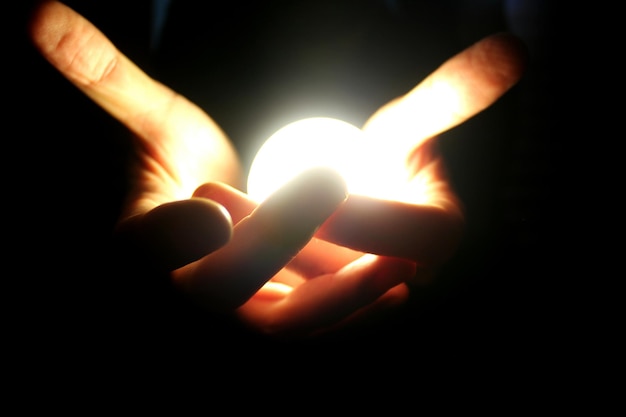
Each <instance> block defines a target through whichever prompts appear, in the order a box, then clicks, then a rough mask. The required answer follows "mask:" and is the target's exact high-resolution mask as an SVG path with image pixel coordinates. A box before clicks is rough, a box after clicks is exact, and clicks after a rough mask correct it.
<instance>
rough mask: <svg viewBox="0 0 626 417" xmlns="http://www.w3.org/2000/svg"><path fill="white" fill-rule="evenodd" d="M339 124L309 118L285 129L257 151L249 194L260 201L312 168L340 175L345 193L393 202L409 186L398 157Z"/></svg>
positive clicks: (403, 166) (344, 124)
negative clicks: (320, 168) (318, 167)
mask: <svg viewBox="0 0 626 417" xmlns="http://www.w3.org/2000/svg"><path fill="white" fill-rule="evenodd" d="M391 148H392V149H390V147H389V146H383V144H381V143H380V142H379V141H373V140H371V138H369V137H367V136H366V135H365V134H363V132H362V131H361V130H360V129H359V128H357V127H355V126H353V125H351V124H349V123H347V122H344V121H341V120H337V119H332V118H327V117H314V118H308V119H303V120H299V121H296V122H293V123H290V124H288V125H287V126H285V127H283V128H281V129H279V130H278V131H277V132H276V133H274V134H273V135H272V136H271V137H270V138H269V139H268V140H267V141H266V142H265V143H264V144H263V146H262V147H261V148H260V149H259V151H258V153H257V154H256V157H255V158H254V161H253V162H252V165H251V167H250V173H249V176H248V185H247V187H248V194H249V195H250V196H251V197H252V198H253V199H255V200H256V201H259V202H260V201H263V200H264V199H265V198H266V197H267V196H268V195H269V194H271V193H272V192H273V191H275V190H276V189H278V188H279V187H280V186H282V185H284V184H285V183H286V182H287V181H289V180H290V179H291V178H293V177H294V176H295V175H297V174H299V173H301V172H303V171H305V170H307V169H309V168H313V167H316V166H325V167H329V168H332V169H334V170H336V171H337V172H339V173H340V174H341V175H342V176H343V178H344V179H345V181H346V184H347V186H348V191H349V192H350V193H353V194H364V195H370V196H373V197H378V198H387V199H396V198H398V197H399V196H400V195H401V194H402V192H403V191H404V188H405V187H406V186H407V184H408V174H407V171H406V167H405V164H404V158H403V155H399V154H398V152H397V148H394V147H391Z"/></svg>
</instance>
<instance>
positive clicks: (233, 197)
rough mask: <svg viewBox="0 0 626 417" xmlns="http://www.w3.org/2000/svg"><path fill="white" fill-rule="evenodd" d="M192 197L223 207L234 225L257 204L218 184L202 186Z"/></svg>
mask: <svg viewBox="0 0 626 417" xmlns="http://www.w3.org/2000/svg"><path fill="white" fill-rule="evenodd" d="M193 196H194V197H203V198H208V199H209V200H213V201H215V202H217V203H219V204H221V205H222V206H224V207H225V208H226V210H228V212H229V213H230V216H231V218H232V221H233V223H234V224H237V223H239V222H240V221H241V219H243V218H245V217H246V216H248V215H249V214H250V213H252V211H253V210H254V209H255V208H256V207H257V206H258V203H256V202H255V201H253V200H252V199H251V198H250V197H248V195H247V194H245V193H243V192H241V191H239V190H238V189H236V188H234V187H231V186H230V185H228V184H224V183H218V182H210V183H206V184H202V185H201V186H200V187H198V188H197V189H196V190H195V191H194V193H193Z"/></svg>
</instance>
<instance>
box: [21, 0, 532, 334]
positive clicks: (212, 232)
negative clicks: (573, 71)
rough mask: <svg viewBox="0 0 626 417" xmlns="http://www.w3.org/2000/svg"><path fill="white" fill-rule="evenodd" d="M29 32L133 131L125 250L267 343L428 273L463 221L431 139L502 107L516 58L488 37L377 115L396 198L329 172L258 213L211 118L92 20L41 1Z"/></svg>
mask: <svg viewBox="0 0 626 417" xmlns="http://www.w3.org/2000/svg"><path fill="white" fill-rule="evenodd" d="M29 29H30V32H29V33H30V37H31V39H32V42H33V45H34V46H35V47H36V48H37V49H38V50H39V52H40V53H41V54H42V56H43V57H45V58H46V59H47V60H48V61H49V62H50V63H51V64H52V66H53V67H55V68H56V69H57V70H58V71H59V72H60V73H62V74H63V75H64V76H65V77H66V78H67V79H68V80H69V81H70V82H71V83H73V84H74V85H75V86H76V87H77V88H79V89H80V90H81V91H82V92H84V93H85V94H86V95H87V96H89V97H90V98H91V99H92V100H93V101H94V102H96V103H97V104H98V105H100V106H101V107H102V108H103V109H104V110H105V111H107V112H108V113H110V114H111V115H113V116H114V117H115V118H117V119H118V120H119V121H120V122H122V123H123V124H124V125H125V126H126V127H127V128H128V129H129V131H130V132H132V134H133V135H132V138H133V144H134V149H135V151H136V152H135V158H134V160H133V177H132V178H131V180H132V181H133V184H134V188H133V189H132V190H131V191H130V193H129V195H128V196H127V200H126V205H125V210H124V213H123V215H122V217H121V218H120V219H119V223H118V227H117V229H116V230H115V234H116V236H118V238H119V241H120V242H124V244H125V245H126V247H129V248H135V249H137V248H139V249H141V251H142V253H147V258H142V259H143V260H142V261H145V262H148V261H150V262H152V264H156V265H157V268H159V269H162V270H165V271H168V272H169V273H170V275H171V279H172V280H173V282H174V283H175V284H176V286H177V287H178V288H179V289H180V290H181V291H184V292H185V293H187V294H188V295H189V296H190V299H192V300H194V301H195V302H198V303H199V304H200V305H203V306H206V307H207V308H208V309H215V310H219V311H226V312H232V313H233V314H235V315H237V316H238V317H239V318H240V320H241V321H242V322H243V323H244V324H246V325H247V326H249V327H250V329H252V330H253V331H257V332H260V333H263V334H268V335H273V336H276V337H312V336H316V335H320V334H323V333H325V332H329V331H336V330H338V329H341V328H343V327H344V326H347V325H350V324H354V323H358V322H359V321H361V320H364V319H365V318H367V317H369V316H370V315H374V314H381V313H383V312H385V311H387V310H389V309H390V308H392V307H394V306H398V305H400V304H402V303H404V302H406V300H407V299H408V297H409V285H408V283H411V282H413V283H423V282H428V281H429V280H430V279H431V278H432V277H433V276H434V275H435V271H436V270H437V267H438V266H440V265H441V264H442V263H443V262H445V261H446V260H448V259H449V258H450V256H452V255H453V253H454V250H455V248H456V246H457V244H458V242H459V239H460V237H461V235H462V231H463V223H464V219H463V211H462V206H461V204H460V202H459V200H458V198H457V197H456V195H455V194H454V191H453V190H452V189H451V187H450V185H449V182H448V181H447V178H446V175H445V166H444V161H443V160H442V159H441V157H440V156H439V155H438V153H437V152H436V136H437V135H438V134H439V133H441V132H443V131H446V130H448V129H451V128H453V127H454V126H457V125H458V124H460V123H462V122H464V121H465V120H467V119H468V118H470V117H472V116H474V115H476V114H477V113H479V112H481V111H482V110H484V109H485V108H487V107H489V106H490V105H492V104H493V103H494V102H496V101H497V100H498V99H499V98H500V97H501V96H502V95H503V94H505V93H506V92H507V91H508V90H509V89H510V88H511V87H512V86H513V85H515V83H516V82H517V81H518V80H519V79H520V77H521V76H522V74H523V70H524V66H525V60H526V50H525V48H524V46H523V45H522V44H521V42H520V41H519V40H518V39H517V38H515V37H513V36H511V35H508V34H495V35H492V36H488V37H486V38H485V39H482V40H480V41H478V42H477V43H475V44H473V45H471V46H469V47H468V48H467V49H465V50H463V51H461V52H460V53H459V54H457V55H456V56H453V57H451V58H450V59H449V60H448V61H446V62H444V63H443V64H442V65H441V66H440V67H439V68H438V69H437V70H436V71H434V72H433V73H432V74H431V75H430V76H428V77H427V78H426V79H424V80H422V81H421V82H420V83H419V84H417V85H416V87H414V88H413V89H412V90H411V91H409V92H407V94H405V95H403V96H402V97H398V98H397V99H395V100H393V101H391V102H389V103H388V104H386V105H384V106H382V107H381V108H380V109H379V110H378V111H377V112H375V113H374V114H373V115H372V116H371V118H370V119H369V120H368V121H367V122H366V123H365V125H364V126H363V127H362V128H363V130H364V131H365V132H369V133H370V134H372V135H373V136H374V137H378V136H380V137H383V136H384V134H383V133H386V134H387V135H388V132H398V133H397V134H399V135H402V136H403V138H405V140H406V141H407V143H409V144H410V146H408V147H406V150H405V152H404V154H403V155H400V156H399V158H400V160H399V161H398V162H399V163H404V164H406V165H407V167H408V169H409V172H410V174H411V175H410V180H409V184H410V186H409V187H408V189H407V193H406V194H407V195H406V196H405V197H406V198H401V199H399V201H387V200H377V199H374V198H369V197H362V196H354V195H347V193H346V187H345V184H344V183H343V181H342V179H341V178H340V177H338V176H337V175H336V174H334V173H333V172H329V171H324V170H312V171H311V172H307V173H305V174H303V175H301V176H300V177H298V178H296V179H294V180H293V181H292V182H291V183H289V184H287V185H286V186H285V187H284V188H282V189H281V190H279V191H278V192H277V193H275V194H274V195H273V196H271V197H270V198H269V199H268V200H266V201H265V202H263V203H262V204H260V205H257V204H256V203H255V202H253V201H252V200H251V199H250V198H249V197H248V196H247V195H246V194H245V192H243V191H242V190H243V188H242V184H243V183H242V169H241V166H240V162H239V159H238V155H237V154H236V152H235V150H234V148H233V146H232V145H231V143H230V142H229V140H228V138H227V137H226V135H225V134H224V132H223V131H222V130H221V129H220V127H219V126H218V125H217V124H216V123H215V121H214V120H213V119H211V117H210V116H209V115H207V114H206V113H205V112H204V111H203V110H202V109H200V108H199V107H197V106H196V105H195V104H193V103H191V102H190V101H188V100H187V99H185V98H184V97H182V96H180V95H178V94H177V93H175V92H174V91H172V90H171V89H169V88H168V87H166V86H164V85H162V84H161V83H159V82H158V81H156V80H154V79H152V78H150V77H149V76H148V75H146V74H145V73H144V72H143V71H142V70H141V69H140V68H138V67H137V66H136V65H135V64H134V63H132V62H131V61H130V60H129V59H128V58H127V57H125V56H124V55H123V54H122V53H121V52H120V51H119V50H118V49H117V48H116V47H115V46H114V45H113V44H112V43H111V42H110V41H109V40H108V39H107V38H106V36H105V35H104V34H102V33H101V32H100V31H99V30H98V29H97V28H96V27H94V26H93V25H92V24H91V23H90V22H89V21H87V20H85V19H84V18H83V17H82V16H80V15H79V14H77V13H75V12H74V11H73V10H71V9H70V8H68V7H67V6H65V5H63V4H62V3H59V2H54V1H51V2H43V3H41V4H40V5H39V6H38V7H37V8H36V9H35V10H34V13H33V14H32V18H31V20H30V26H29ZM442 88H443V90H442ZM442 91H446V92H447V93H446V94H442ZM433 97H445V100H443V101H441V100H439V101H438V102H437V103H436V104H434V101H433ZM399 127H401V129H400V130H399V129H398V128H399ZM418 194H419V200H418V199H417V196H418ZM171 242H177V246H176V247H174V246H173V245H172V243H171ZM140 262H141V261H140ZM151 267H152V268H154V265H151Z"/></svg>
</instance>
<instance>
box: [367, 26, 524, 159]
mask: <svg viewBox="0 0 626 417" xmlns="http://www.w3.org/2000/svg"><path fill="white" fill-rule="evenodd" d="M527 57H528V53H527V50H526V47H525V45H524V44H523V43H522V41H521V40H520V39H518V38H517V37H515V36H513V35H510V34H507V33H498V34H495V35H491V36H488V37H486V38H484V39H482V40H480V41H478V42H476V43H475V44H473V45H471V46H470V47H468V48H467V49H465V50H463V51H462V52H460V53H459V54H457V55H455V56H453V57H452V58H450V59H449V60H447V61H446V62H445V63H443V64H442V65H441V66H440V67H439V68H438V69H436V70H435V71H434V72H433V73H432V74H430V75H429V76H428V77H427V78H425V79H424V80H423V81H422V82H420V83H419V84H418V85H417V86H416V87H415V88H414V89H413V90H411V91H410V92H409V93H407V94H406V95H404V96H402V97H400V98H399V99H396V100H394V101H392V102H390V103H389V104H387V105H385V106H384V107H382V108H381V109H380V110H379V111H377V112H376V113H375V114H374V115H373V116H372V117H371V118H370V119H369V120H368V121H367V122H366V124H365V126H364V127H363V130H364V131H366V132H368V133H369V134H372V135H374V136H376V137H383V138H390V137H391V138H394V141H396V142H402V143H403V145H404V146H405V147H406V148H407V150H409V149H412V148H414V147H417V146H419V144H420V143H421V142H422V141H424V140H427V139H428V138H431V137H433V136H435V135H437V134H438V133H441V132H443V131H445V130H448V129H450V128H452V127H454V126H456V125H458V124H460V123H462V122H463V121H465V120H467V119H468V118H470V117H472V116H474V115H476V114H477V113H479V112H481V111H482V110H484V109H485V108H487V107H488V106H490V105H491V104H493V103H494V102H495V101H496V100H498V98H500V97H501V96H502V95H503V94H504V93H505V92H507V91H508V90H509V89H510V88H511V87H512V86H513V85H515V83H517V81H518V80H519V79H520V78H521V76H522V74H523V72H524V69H525V66H526V61H527Z"/></svg>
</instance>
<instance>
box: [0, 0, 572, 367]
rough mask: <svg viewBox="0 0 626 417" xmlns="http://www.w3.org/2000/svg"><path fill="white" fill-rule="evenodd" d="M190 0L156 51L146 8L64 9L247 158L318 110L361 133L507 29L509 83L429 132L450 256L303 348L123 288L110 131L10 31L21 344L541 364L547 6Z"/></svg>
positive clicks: (548, 247) (550, 237)
mask: <svg viewBox="0 0 626 417" xmlns="http://www.w3.org/2000/svg"><path fill="white" fill-rule="evenodd" d="M200 3H201V2H195V1H176V0H174V1H173V3H172V4H171V6H170V9H169V16H168V19H167V20H166V22H165V25H164V27H163V31H162V33H161V35H160V39H159V40H158V43H157V42H156V40H155V38H154V37H152V38H151V29H152V26H151V21H150V17H151V15H150V3H149V2H146V1H136V2H130V1H117V0H112V1H108V2H92V1H80V0H75V1H69V2H67V4H69V5H71V6H73V7H74V8H75V9H76V10H77V11H79V12H80V13H82V14H83V15H85V16H86V17H87V18H88V19H90V20H91V21H92V22H94V23H95V24H96V26H98V27H99V28H100V29H102V31H103V32H104V33H105V34H107V35H108V36H109V37H110V38H111V39H112V41H113V42H114V43H115V44H116V45H117V46H118V47H119V48H120V49H121V50H122V51H123V52H124V53H126V54H127V55H128V56H129V57H130V58H131V59H133V60H134V61H136V62H137V63H138V64H139V65H140V66H141V67H142V68H144V69H145V70H146V71H147V72H148V73H149V74H150V75H151V76H153V77H155V78H157V79H159V80H160V81H162V82H163V83H164V84H166V85H168V86H170V87H172V88H173V89H174V90H176V91H178V92H179V93H181V94H183V95H185V96H186V97H188V98H190V99H191V100H192V101H194V102H195V103H197V104H199V105H200V106H201V107H202V108H203V109H205V110H206V111H207V113H208V114H210V115H211V116H212V117H213V118H214V119H215V120H216V121H217V123H218V124H219V125H220V126H222V127H223V128H224V130H225V131H226V133H227V134H228V135H230V137H231V139H232V140H233V141H234V142H235V144H236V145H237V146H238V148H239V149H240V151H241V153H242V157H243V158H244V162H246V163H249V162H250V160H251V158H252V156H253V154H254V151H255V150H256V148H257V147H258V146H260V144H261V142H262V140H264V139H265V138H267V137H268V136H269V135H270V134H271V133H272V132H273V131H275V130H276V129H277V128H279V127H281V126H282V125H284V124H286V123H287V122H289V121H291V120H294V119H298V118H302V117H306V116H313V115H317V116H323V115H325V116H333V117H338V118H341V119H344V120H347V121H350V122H352V123H354V124H356V125H359V124H361V123H362V122H363V121H365V120H366V119H367V117H368V116H369V115H370V114H371V113H372V112H373V111H374V110H376V109H377V108H378V107H379V106H380V105H382V104H384V103H385V102H387V101H388V100H390V99H393V98H395V97H396V96H398V95H400V94H403V93H404V92H406V91H408V90H409V89H410V88H412V87H413V86H415V85H416V84H417V83H418V82H419V81H420V80H421V79H422V78H424V77H425V76H426V75H428V74H429V73H430V72H432V71H433V70H434V69H435V68H436V67H437V66H438V65H440V64H441V63H442V62H443V61H444V60H446V59H447V58H449V57H450V56H452V55H453V54H455V53H457V52H459V51H461V50H462V49H464V48H465V47H467V46H469V45H470V44H472V43H473V42H475V41H477V40H479V39H480V38H482V37H483V36H486V35H488V34H491V33H494V32H498V31H502V30H508V31H512V32H514V33H516V34H518V35H519V36H521V37H522V38H523V39H524V40H525V41H526V43H527V45H528V47H529V51H530V63H529V68H528V72H527V73H526V75H525V77H524V79H523V80H522V81H521V82H520V83H519V84H518V85H517V86H515V87H514V88H513V89H512V90H511V91H510V92H509V93H507V94H506V95H505V96H504V97H503V98H502V99H501V100H499V101H498V102H497V103H496V104H495V105H493V106H492V107H491V108H489V109H487V110H486V111H484V112H483V113H481V114H479V115H477V116H476V117H474V118H472V119H471V120H469V121H468V122H466V123H464V124H463V125H462V126H459V127H457V128H455V129H453V130H451V131H449V132H446V133H444V134H443V135H442V136H441V139H440V142H441V147H442V151H443V153H444V155H445V158H446V160H447V161H448V167H449V170H450V174H451V177H452V182H453V184H454V186H455V188H456V189H457V191H458V194H459V195H460V196H461V198H462V200H463V202H464V204H465V207H466V212H467V222H468V228H467V233H466V235H465V238H464V240H463V242H462V244H461V247H460V248H459V251H458V253H457V255H456V256H455V258H454V259H453V260H452V261H451V262H450V263H449V264H447V265H446V266H445V268H444V269H443V270H442V271H441V277H440V279H439V280H438V281H437V283H436V284H434V285H433V286H431V287H429V288H428V289H420V290H419V291H416V292H415V294H414V296H413V298H412V301H411V302H410V303H409V305H407V306H406V307H405V308H404V309H403V310H401V311H400V312H398V314H396V315H394V316H393V317H390V318H389V319H388V320H386V321H383V322H380V323H373V324H371V326H369V327H367V328H364V329H356V330H354V331H351V332H347V333H345V334H342V335H337V336H333V337H328V338H324V339H322V340H318V341H316V342H311V341H308V342H301V343H288V344H283V343H281V342H271V341H268V340H264V339H262V338H258V337H254V336H252V335H249V334H247V333H246V332H245V331H243V330H242V329H239V328H238V327H237V326H236V325H235V324H234V323H231V322H230V321H228V320H226V319H224V320H222V318H219V317H209V318H206V317H204V316H203V317H202V319H199V318H198V317H199V316H198V315H197V314H196V313H197V312H194V311H192V310H188V308H189V307H185V306H184V303H183V302H181V301H180V300H177V299H176V297H175V296H173V295H171V294H170V295H164V294H163V293H162V292H160V290H159V291H156V290H155V291H152V292H142V291H141V290H139V289H138V288H137V287H136V286H134V285H129V284H123V285H121V283H120V281H121V279H120V277H116V276H111V275H110V271H109V269H110V268H109V267H110V265H111V262H112V261H111V259H110V255H109V254H108V252H107V249H106V244H107V242H108V238H109V235H110V231H111V228H112V226H113V224H114V223H115V220H116V219H117V215H118V213H119V208H120V205H121V198H122V196H123V195H124V192H125V182H124V178H125V173H124V167H125V160H126V159H125V158H126V155H127V153H128V147H127V144H128V141H127V136H126V135H127V133H126V132H125V130H124V128H123V127H122V126H121V125H119V123H117V122H116V121H114V120H112V118H111V117H110V116H108V115H107V114H105V113H104V112H103V111H101V110H100V109H99V108H98V107H97V106H95V105H94V104H93V103H91V102H90V101H89V100H88V99H87V98H85V97H83V96H82V94H81V93H80V92H79V91H77V90H76V89H75V88H73V87H72V86H71V85H69V83H68V82H67V81H66V80H65V79H63V78H62V77H61V76H60V75H59V74H58V73H56V71H55V70H54V69H53V68H51V67H50V66H49V64H47V63H46V62H45V61H44V60H43V59H42V58H41V57H40V56H39V55H38V54H37V53H36V52H35V51H34V50H32V48H30V47H29V44H28V42H27V40H26V37H25V33H24V32H23V33H22V35H24V36H23V38H22V39H21V40H20V42H19V43H18V46H19V47H20V48H21V50H20V54H21V55H20V56H21V57H22V58H21V59H20V60H19V63H17V65H16V67H15V68H14V69H16V70H17V74H15V80H17V81H16V82H15V85H16V86H19V89H18V90H16V91H19V94H16V96H15V97H16V99H15V100H14V102H15V105H14V106H13V107H12V109H11V110H12V111H15V113H16V115H17V117H19V119H17V120H20V130H19V132H14V133H11V134H9V136H10V138H11V140H10V141H9V142H10V143H11V148H10V151H11V152H8V153H7V154H6V155H7V159H8V161H7V162H11V164H7V167H9V168H8V172H7V176H6V178H8V181H7V182H8V183H9V184H8V185H7V188H8V189H9V190H8V191H10V195H11V199H10V201H9V204H7V205H8V206H9V208H10V210H11V213H12V214H11V216H12V217H10V218H12V219H15V225H16V226H15V227H14V229H13V230H15V231H16V232H17V233H16V234H15V237H11V239H12V242H14V244H13V245H12V248H11V249H12V250H13V251H14V252H15V259H19V260H20V272H19V273H18V274H17V275H18V276H16V277H15V280H18V281H19V282H20V289H19V290H18V291H19V293H18V294H19V295H20V300H23V301H21V302H20V310H19V311H23V312H24V313H28V314H29V316H30V317H36V320H34V321H33V326H32V327H29V329H30V330H29V333H30V336H34V338H35V339H36V340H38V341H40V342H41V343H42V344H45V345H47V346H57V347H59V346H65V345H66V344H67V343H68V341H71V342H70V343H69V344H71V345H73V346H80V348H81V349H80V350H81V351H82V352H92V355H95V356H97V357H101V356H100V354H99V353H95V352H102V351H103V350H104V351H105V352H107V353H106V355H105V356H106V357H109V358H110V357H113V356H117V355H122V356H125V357H129V358H132V359H133V360H136V361H139V362H142V361H146V360H147V359H146V355H147V357H152V355H154V354H155V351H156V352H159V353H162V351H168V350H169V349H171V347H172V346H178V347H179V348H180V347H181V346H184V347H185V348H184V350H185V352H186V354H185V356H184V359H181V358H180V357H179V358H178V359H177V360H189V359H191V360H192V361H197V362H198V363H203V362H211V361H212V358H213V357H214V355H215V354H217V355H218V356H219V357H220V358H222V359H223V360H225V361H231V360H232V359H231V357H233V356H236V357H237V360H239V361H243V363H245V364H248V365H250V364H259V363H262V362H264V358H274V359H276V358H278V357H282V356H281V355H284V354H286V352H297V354H296V355H295V356H288V358H289V360H288V361H287V362H288V363H292V361H293V360H294V359H293V358H295V357H300V358H302V357H310V356H313V357H328V356H330V357H334V358H336V359H339V360H340V361H341V362H342V363H361V361H363V360H364V359H363V358H364V357H366V358H367V363H368V364H369V365H368V366H372V367H374V368H377V367H381V366H386V365H385V364H387V362H388V361H390V360H393V361H396V360H401V361H403V363H404V364H405V365H406V366H414V367H417V368H419V367H421V366H424V365H425V364H426V363H428V362H432V361H434V360H435V359H434V358H435V357H436V358H445V360H446V361H448V363H450V361H458V363H465V364H467V363H476V362H483V363H484V362H485V361H489V362H492V363H495V362H497V361H498V360H499V359H500V358H502V359H508V360H510V359H511V358H515V360H514V361H513V365H511V362H510V361H507V363H508V364H509V365H508V366H515V367H519V369H522V368H523V367H524V366H525V365H532V364H533V363H534V362H535V359H536V358H538V357H544V356H550V355H552V354H553V350H552V349H551V348H550V346H552V343H551V342H552V341H553V340H555V339H556V338H557V337H558V333H559V332H560V330H559V329H561V325H560V324H559V323H560V320H561V318H562V317H561V313H559V312H555V311H554V310H556V307H554V305H555V304H554V300H555V298H554V289H555V283H556V281H557V280H558V278H560V277H561V276H562V274H563V273H564V272H563V271H564V269H563V264H562V263H561V256H560V255H558V254H555V251H554V248H555V247H559V246H560V242H561V240H562V239H563V237H562V235H561V232H562V230H561V228H562V227H563V224H562V223H561V221H559V217H558V210H556V207H558V206H560V199H561V194H562V192H561V191H560V190H561V188H560V185H561V181H562V179H563V177H564V173H563V171H562V170H563V169H564V166H565V164H564V163H563V162H562V161H561V158H562V154H561V153H560V151H561V149H562V147H563V145H564V142H563V139H562V137H560V136H559V135H556V134H554V131H553V123H554V121H553V118H552V113H553V111H554V106H555V98H556V93H555V91H554V88H555V87H554V79H553V69H554V68H555V67H556V65H555V63H556V57H555V56H554V55H553V53H552V52H553V50H554V33H553V23H554V21H555V20H554V19H555V15H556V10H555V8H554V6H553V5H552V2H548V1H545V2H543V1H487V0H480V1H460V0H459V1H453V0H447V1H437V2H435V1H432V2H424V1H421V2H420V1H410V0H404V1H402V0H398V1H391V0H389V1H382V0H381V1H374V0H362V1H335V2H332V1H328V0H318V1H315V2H309V1H302V2H294V1H269V2H259V1H251V2H223V3H206V4H204V3H203V4H202V6H200ZM26 9H27V7H24V8H23V12H24V14H23V15H21V16H23V17H24V18H25V16H26V14H25V12H26ZM20 80H21V81H20ZM9 114H10V113H9ZM126 287H128V288H126ZM22 296H23V297H22ZM157 305H158V306H160V307H158V308H157V307H156V306H157ZM131 306H132V307H131ZM77 340H80V343H78V344H74V343H75V342H76V341H77ZM147 352H149V353H147ZM176 352H178V350H176ZM207 352H212V353H211V354H208V353H207ZM324 355H326V356H324ZM399 358H400V359H399ZM312 363H317V362H316V361H313V362H312ZM287 368H289V367H285V369H287ZM313 368H314V367H313V365H311V366H310V370H312V369H313Z"/></svg>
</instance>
